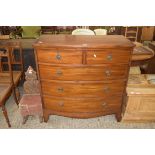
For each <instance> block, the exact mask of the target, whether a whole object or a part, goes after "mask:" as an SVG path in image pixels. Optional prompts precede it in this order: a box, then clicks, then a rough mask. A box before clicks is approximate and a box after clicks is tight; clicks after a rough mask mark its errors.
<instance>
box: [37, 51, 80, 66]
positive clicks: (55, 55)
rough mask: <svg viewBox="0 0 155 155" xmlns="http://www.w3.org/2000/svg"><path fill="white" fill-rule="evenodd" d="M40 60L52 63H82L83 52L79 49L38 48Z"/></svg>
mask: <svg viewBox="0 0 155 155" xmlns="http://www.w3.org/2000/svg"><path fill="white" fill-rule="evenodd" d="M37 58H38V62H39V63H40V62H42V63H52V64H81V63H82V52H81V51H78V50H56V49H53V50H52V49H49V50H38V51H37Z"/></svg>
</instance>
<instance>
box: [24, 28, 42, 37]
mask: <svg viewBox="0 0 155 155" xmlns="http://www.w3.org/2000/svg"><path fill="white" fill-rule="evenodd" d="M21 28H22V38H38V37H39V36H40V34H41V26H21Z"/></svg>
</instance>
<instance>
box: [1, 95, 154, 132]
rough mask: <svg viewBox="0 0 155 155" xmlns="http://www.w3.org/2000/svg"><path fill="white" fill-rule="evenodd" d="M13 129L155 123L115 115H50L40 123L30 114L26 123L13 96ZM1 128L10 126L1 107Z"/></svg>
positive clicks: (125, 126) (10, 112)
mask: <svg viewBox="0 0 155 155" xmlns="http://www.w3.org/2000/svg"><path fill="white" fill-rule="evenodd" d="M6 108H7V111H8V115H9V119H10V122H11V125H12V127H11V128H12V129H45V128H46V129H120V128H122V129H132V128H133V129H146V128H147V129H154V128H155V123H123V122H120V123H118V122H117V121H116V119H115V117H114V115H108V116H102V117H98V118H89V119H75V118H67V117H62V116H54V115H53V116H50V119H49V121H48V122H47V123H39V118H38V117H37V116H30V117H29V119H28V121H27V122H26V124H24V125H22V123H21V122H22V119H21V116H20V113H19V110H18V107H17V105H16V104H15V102H14V100H13V97H10V98H9V100H8V101H7V103H6ZM0 128H1V129H5V128H8V127H7V124H6V122H5V119H4V116H3V114H2V110H1V109H0Z"/></svg>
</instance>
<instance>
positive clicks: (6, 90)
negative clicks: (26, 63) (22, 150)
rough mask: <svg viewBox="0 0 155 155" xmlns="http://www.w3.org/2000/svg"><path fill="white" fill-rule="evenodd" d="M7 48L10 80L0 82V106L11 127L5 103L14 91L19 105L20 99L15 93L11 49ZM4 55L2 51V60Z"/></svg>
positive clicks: (1, 76) (0, 75)
mask: <svg viewBox="0 0 155 155" xmlns="http://www.w3.org/2000/svg"><path fill="white" fill-rule="evenodd" d="M5 49H6V54H5V57H6V55H7V57H8V65H9V72H8V77H7V80H9V81H8V82H6V83H5V82H4V83H3V82H2V83H1V82H0V107H1V108H2V111H3V114H4V117H5V119H6V122H7V124H8V127H11V124H10V121H9V118H8V114H7V110H6V108H5V103H6V101H7V99H8V98H9V97H10V96H11V94H12V92H13V95H14V100H15V102H16V104H17V105H18V100H17V97H16V93H15V86H14V81H13V72H12V67H11V60H10V57H11V49H10V48H8V47H7V48H5ZM2 57H3V53H0V61H1V58H2ZM0 64H1V63H0ZM0 67H1V65H0ZM0 70H2V69H0ZM1 78H3V79H4V77H3V74H2V73H1V74H0V79H1Z"/></svg>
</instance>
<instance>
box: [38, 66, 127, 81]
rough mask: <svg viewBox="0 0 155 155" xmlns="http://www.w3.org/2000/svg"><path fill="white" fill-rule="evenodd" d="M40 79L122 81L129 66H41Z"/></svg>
mask: <svg viewBox="0 0 155 155" xmlns="http://www.w3.org/2000/svg"><path fill="white" fill-rule="evenodd" d="M39 70H40V78H41V79H48V80H67V81H72V80H81V78H82V80H83V81H85V80H86V81H87V80H90V81H91V80H94V81H96V80H99V81H100V80H112V79H116V78H117V79H121V78H125V77H126V76H127V71H128V66H127V65H115V66H112V65H104V66H97V67H95V66H91V67H87V66H83V67H73V66H69V67H62V66H60V67H59V66H46V65H39Z"/></svg>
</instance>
